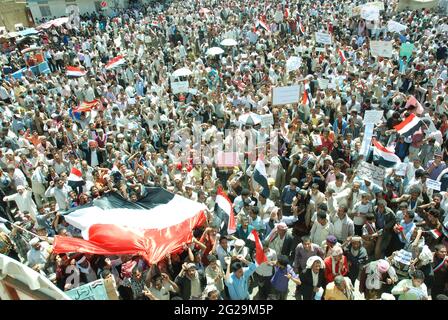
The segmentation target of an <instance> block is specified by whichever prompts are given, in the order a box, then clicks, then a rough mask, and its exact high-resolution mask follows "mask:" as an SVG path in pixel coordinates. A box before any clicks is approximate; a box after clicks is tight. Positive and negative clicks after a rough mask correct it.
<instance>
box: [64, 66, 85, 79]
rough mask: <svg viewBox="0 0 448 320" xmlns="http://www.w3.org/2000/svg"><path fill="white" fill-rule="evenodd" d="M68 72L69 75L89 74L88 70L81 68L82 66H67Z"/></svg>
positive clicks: (81, 75) (80, 75)
mask: <svg viewBox="0 0 448 320" xmlns="http://www.w3.org/2000/svg"><path fill="white" fill-rule="evenodd" d="M66 73H67V76H69V77H83V76H85V75H86V74H87V71H85V70H81V68H77V67H70V66H68V67H67V68H66Z"/></svg>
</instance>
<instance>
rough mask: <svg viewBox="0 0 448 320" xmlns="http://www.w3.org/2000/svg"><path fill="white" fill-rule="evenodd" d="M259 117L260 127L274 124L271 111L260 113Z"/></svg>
mask: <svg viewBox="0 0 448 320" xmlns="http://www.w3.org/2000/svg"><path fill="white" fill-rule="evenodd" d="M260 118H261V127H262V128H269V127H270V126H271V125H272V124H274V115H273V114H272V113H269V114H262V115H260Z"/></svg>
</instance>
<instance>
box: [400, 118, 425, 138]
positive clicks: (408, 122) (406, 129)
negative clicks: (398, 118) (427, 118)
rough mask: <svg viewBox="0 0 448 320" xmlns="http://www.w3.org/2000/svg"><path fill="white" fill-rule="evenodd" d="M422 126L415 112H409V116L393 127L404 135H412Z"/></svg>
mask: <svg viewBox="0 0 448 320" xmlns="http://www.w3.org/2000/svg"><path fill="white" fill-rule="evenodd" d="M421 126H422V121H421V119H420V118H419V117H417V116H416V115H415V114H413V113H411V114H410V115H409V117H407V118H406V119H404V120H403V121H402V122H401V123H399V124H397V125H396V126H395V127H394V129H395V130H397V132H398V133H399V134H401V135H402V136H404V137H408V136H411V135H413V134H414V133H415V132H416V131H418V130H419V129H420V127H421Z"/></svg>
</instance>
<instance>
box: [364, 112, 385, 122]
mask: <svg viewBox="0 0 448 320" xmlns="http://www.w3.org/2000/svg"><path fill="white" fill-rule="evenodd" d="M383 113H384V111H383V110H366V112H365V113H364V123H366V124H367V123H373V124H377V123H378V122H380V121H381V119H382V118H383Z"/></svg>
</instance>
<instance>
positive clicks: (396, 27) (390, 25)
mask: <svg viewBox="0 0 448 320" xmlns="http://www.w3.org/2000/svg"><path fill="white" fill-rule="evenodd" d="M407 28H408V27H407V26H405V25H404V24H401V23H398V22H396V21H393V20H390V21H388V22H387V30H388V31H389V32H398V33H399V32H401V31H403V30H406V29H407Z"/></svg>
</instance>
